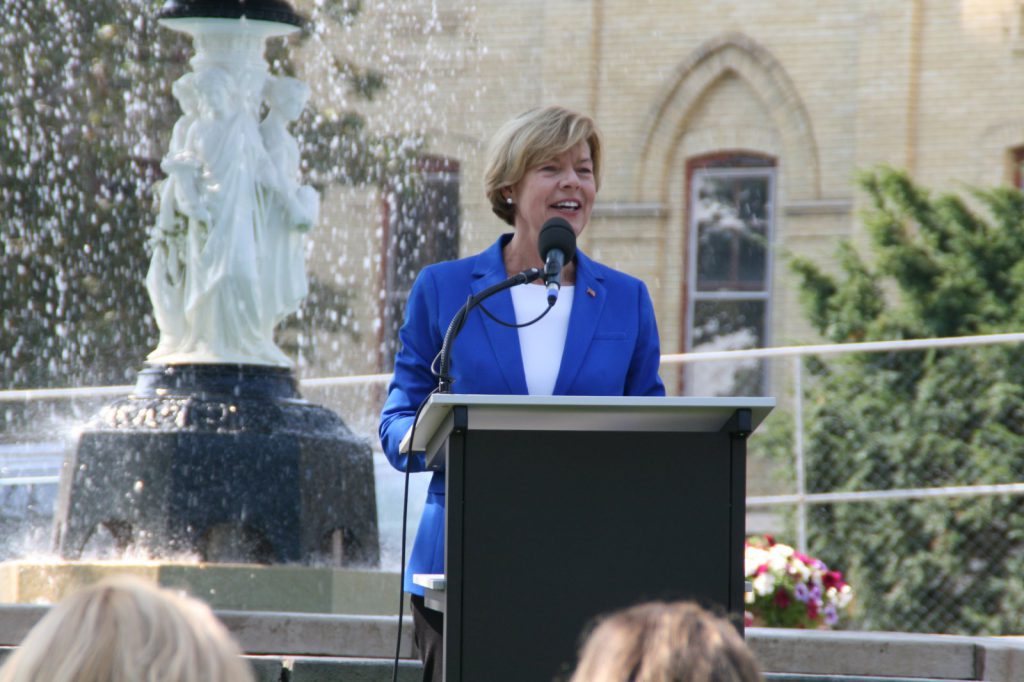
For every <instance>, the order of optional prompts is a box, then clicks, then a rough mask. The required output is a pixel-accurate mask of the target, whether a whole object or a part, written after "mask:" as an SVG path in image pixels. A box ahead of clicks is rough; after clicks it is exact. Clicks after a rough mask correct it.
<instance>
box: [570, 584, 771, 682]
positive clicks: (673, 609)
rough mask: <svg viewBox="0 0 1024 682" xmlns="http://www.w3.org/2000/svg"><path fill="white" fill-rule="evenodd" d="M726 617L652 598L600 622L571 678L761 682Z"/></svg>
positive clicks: (583, 681) (585, 681) (587, 681)
mask: <svg viewBox="0 0 1024 682" xmlns="http://www.w3.org/2000/svg"><path fill="white" fill-rule="evenodd" d="M762 679H763V678H762V676H761V671H760V667H759V666H758V664H757V661H756V660H755V658H754V655H753V653H751V651H750V649H748V648H747V645H746V643H745V642H744V641H743V638H742V637H740V635H739V633H738V632H736V629H735V628H734V627H733V626H732V625H731V624H730V623H729V622H728V621H726V620H724V619H722V618H718V617H716V616H713V615H712V614H710V613H708V612H707V611H705V610H704V609H702V608H700V607H699V606H697V605H696V604H692V603H687V602H675V603H664V602H652V603H649V604H641V605H640V606H634V607H632V608H629V609H625V610H623V611H619V612H616V613H614V614H612V615H610V616H608V617H607V618H605V619H603V620H601V621H600V622H599V623H598V625H597V627H596V628H595V629H594V631H593V632H592V633H591V634H590V636H589V637H588V638H587V641H586V643H585V644H584V646H583V649H582V651H581V652H580V662H579V665H578V666H577V667H576V672H575V673H573V676H572V679H571V680H570V682H761V680H762Z"/></svg>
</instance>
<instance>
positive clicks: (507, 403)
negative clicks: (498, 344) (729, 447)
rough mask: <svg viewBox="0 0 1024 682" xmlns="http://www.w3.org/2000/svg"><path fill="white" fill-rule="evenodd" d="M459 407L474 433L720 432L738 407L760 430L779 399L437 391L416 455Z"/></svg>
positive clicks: (421, 424) (422, 422) (420, 425)
mask: <svg viewBox="0 0 1024 682" xmlns="http://www.w3.org/2000/svg"><path fill="white" fill-rule="evenodd" d="M457 405H458V406H465V407H467V408H468V419H469V422H468V428H470V429H476V430H497V431H510V430H518V429H523V430H533V431H699V432H717V431H720V430H721V429H722V427H724V426H725V425H726V423H727V422H728V421H729V419H731V418H732V416H733V414H734V413H735V411H736V410H738V409H749V410H750V412H751V429H752V430H753V429H756V428H757V426H758V425H759V424H760V423H761V422H762V421H764V418H765V417H766V416H767V415H768V413H769V412H771V410H772V408H773V407H775V398H719V397H699V396H686V397H672V398H647V397H609V396H561V395H558V396H532V395H471V394H458V393H446V394H440V393H435V394H434V395H432V396H430V399H429V401H428V402H427V405H426V406H425V407H424V408H423V411H422V412H421V413H420V418H419V421H418V422H417V423H416V442H415V443H414V444H413V450H414V451H416V452H419V451H422V450H426V449H427V448H428V447H429V443H430V442H431V441H432V440H433V439H434V436H435V434H436V433H437V431H438V430H439V429H441V428H442V427H443V426H444V425H445V423H446V422H447V419H448V416H449V415H450V414H451V411H452V408H453V407H455V406H457ZM410 431H411V430H410ZM408 446H409V433H406V435H405V438H404V439H403V441H402V451H403V452H404V451H406V450H407V449H408Z"/></svg>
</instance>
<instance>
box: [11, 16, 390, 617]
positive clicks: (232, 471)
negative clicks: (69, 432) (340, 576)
mask: <svg viewBox="0 0 1024 682" xmlns="http://www.w3.org/2000/svg"><path fill="white" fill-rule="evenodd" d="M160 22H161V24H162V25H163V26H165V27H166V28H168V29H172V30H174V31H179V32H182V33H185V34H187V35H189V36H190V37H191V38H192V41H193V44H194V46H195V56H194V57H192V59H191V60H190V65H191V67H192V70H191V71H190V72H188V73H185V74H184V75H183V76H181V77H180V78H179V79H178V80H176V81H175V83H174V94H175V97H176V99H177V100H178V103H179V105H180V107H181V110H182V115H181V116H180V117H179V119H178V121H177V123H176V124H175V126H174V130H173V133H172V135H171V141H170V145H169V149H168V150H167V152H166V154H165V155H164V156H163V160H162V163H161V168H162V170H163V171H164V173H165V174H166V179H165V180H164V181H163V182H162V183H161V184H160V185H159V186H158V187H159V189H158V194H159V199H160V201H159V212H158V216H157V218H156V225H155V228H154V229H153V230H152V235H151V240H150V245H151V249H152V254H153V255H152V259H151V261H150V263H149V272H148V275H147V277H146V286H147V290H148V294H149V298H150V300H151V301H152V305H153V311H154V312H153V316H154V318H155V320H156V322H157V325H158V327H159V332H160V338H159V342H158V345H157V347H156V349H155V350H153V351H152V353H150V355H149V357H148V358H147V365H146V367H145V368H144V369H143V370H142V371H140V372H139V373H138V377H137V381H136V384H135V389H134V391H133V392H132V394H131V395H129V396H127V397H124V398H121V399H118V400H116V401H114V402H112V403H110V404H108V405H106V406H104V407H103V408H102V409H101V410H100V412H99V414H98V415H96V416H95V417H94V418H92V419H91V420H90V421H89V422H88V423H87V424H86V425H85V426H84V427H83V428H81V429H80V432H79V437H78V444H77V447H76V449H75V450H74V451H73V452H72V453H71V454H70V455H69V456H68V458H67V460H66V462H65V465H64V468H63V471H62V475H61V483H60V489H59V497H58V512H57V519H56V524H55V530H54V546H55V548H56V550H57V551H58V553H59V554H60V555H61V556H62V557H64V558H65V559H72V560H73V559H78V558H79V557H80V556H81V554H82V551H83V548H85V547H87V546H88V545H89V543H90V542H94V541H95V538H96V537H97V535H106V536H108V537H109V538H110V539H111V540H112V541H113V543H114V544H115V545H116V550H117V554H118V555H121V556H123V555H124V553H125V552H127V551H131V552H132V553H134V554H135V555H143V556H146V557H147V558H149V559H157V560H160V559H174V558H180V557H182V556H186V557H189V558H191V559H192V560H193V562H194V560H195V559H198V560H199V561H201V562H214V563H241V564H245V565H247V566H246V567H244V568H243V569H242V574H244V575H245V576H247V578H246V579H245V580H246V581H248V584H249V586H250V587H251V586H252V579H253V578H252V576H254V575H255V571H254V569H253V568H252V566H251V564H285V563H289V564H294V563H300V564H316V567H315V569H313V570H314V573H315V571H316V570H321V571H322V569H324V568H325V567H334V568H338V567H348V568H362V569H365V568H372V567H374V566H376V565H377V563H378V560H379V553H380V551H379V540H378V535H377V518H376V502H375V492H374V484H373V463H372V459H371V452H370V448H369V445H368V444H367V443H366V441H365V440H364V439H362V438H360V437H357V436H356V435H355V434H353V432H352V431H351V430H350V429H349V428H348V427H347V426H346V425H345V423H344V422H343V421H342V420H341V419H340V418H339V417H338V416H337V415H336V414H335V413H334V412H332V411H330V410H328V409H326V408H324V407H321V406H318V405H314V404H312V403H309V402H306V401H304V400H303V399H302V398H301V396H300V394H299V392H298V389H297V382H296V380H295V377H294V374H293V372H292V368H291V365H292V362H291V360H290V359H289V358H288V356H287V355H286V354H285V353H283V352H282V351H281V350H280V349H279V348H278V346H277V345H276V344H275V343H274V337H273V333H274V328H275V326H276V325H277V324H278V323H279V322H280V321H281V320H282V319H283V318H285V317H286V316H288V315H290V314H291V313H293V312H294V311H295V310H296V308H297V306H298V304H299V302H300V301H301V299H302V298H303V296H305V294H306V291H307V289H306V286H307V285H306V275H305V269H304V263H303V258H304V246H303V240H304V235H305V233H306V232H307V231H308V230H309V229H311V228H312V227H313V225H314V224H315V223H316V222H317V214H318V210H319V196H318V194H317V192H316V191H315V190H314V189H313V188H312V187H309V186H305V185H301V184H300V183H299V181H298V177H299V150H298V145H297V143H296V141H295V139H294V138H293V137H292V135H291V133H290V132H289V129H288V126H289V124H290V122H292V121H293V120H295V119H296V118H297V117H298V116H299V115H300V113H301V111H302V108H303V106H304V104H305V101H306V99H307V97H308V94H309V90H308V88H307V87H306V86H305V84H303V83H302V82H301V81H299V80H297V79H294V78H290V77H288V76H284V75H271V74H270V72H269V70H268V64H267V61H266V59H265V58H264V49H265V44H266V40H267V39H268V38H270V37H279V36H284V35H287V34H289V33H292V32H294V31H297V30H298V28H299V26H300V25H301V23H302V19H301V17H299V16H298V15H297V14H296V13H295V12H294V10H293V9H292V8H291V6H290V5H288V4H287V3H286V2H283V1H282V0H255V1H254V0H249V1H248V2H237V1H231V0H226V1H224V2H213V1H210V0H191V1H190V0H169V1H168V2H167V3H166V5H165V6H164V7H163V9H162V11H161V13H160ZM69 565H70V564H69ZM71 568H72V569H73V570H75V571H78V574H81V572H82V571H81V566H72V567H71ZM33 570H34V571H35V573H36V575H37V577H38V575H39V573H40V572H39V570H38V569H33V568H32V567H26V566H25V565H20V566H18V567H17V569H16V570H8V571H6V572H7V573H8V575H9V577H8V581H11V580H13V581H14V582H17V583H18V584H19V585H20V586H21V588H24V586H25V585H26V584H27V583H32V582H33V580H34V579H32V578H29V579H26V577H25V576H26V574H27V573H32V572H33ZM175 570H179V572H180V567H179V568H178V569H175ZM58 572H59V571H58V570H57V569H55V568H54V567H53V566H48V567H47V568H46V569H45V570H43V571H42V573H43V574H45V580H43V581H42V582H48V583H49V584H51V585H58V586H61V584H62V583H67V581H68V580H69V578H67V577H66V576H65V577H60V576H58V575H57V573H58ZM217 575H218V577H217V578H216V581H219V582H220V583H221V584H223V583H224V582H225V581H227V582H228V583H230V582H231V580H230V578H225V577H224V574H223V571H222V572H221V573H219V574H217ZM275 575H276V574H275ZM353 575H357V578H356V583H357V584H356V586H355V588H356V589H355V591H356V592H359V591H360V590H361V589H362V588H361V587H360V585H359V584H358V582H359V580H360V579H362V580H364V582H365V576H362V578H359V577H358V575H362V574H359V573H358V572H356V573H353ZM11 576H13V577H11ZM172 580H173V579H172ZM275 580H278V581H279V582H280V581H282V580H283V581H284V582H286V583H287V582H291V583H292V584H293V585H295V586H296V587H298V586H299V585H300V584H302V583H303V579H298V580H297V579H296V578H295V576H294V573H292V574H289V577H287V578H281V577H280V576H278V577H277V578H275ZM325 580H326V581H327V582H328V583H334V584H335V588H337V585H336V583H337V579H336V576H327V577H326V578H325V577H324V576H323V575H320V574H315V575H313V576H312V577H309V575H307V576H306V579H305V582H306V583H307V584H308V583H310V581H312V582H313V583H318V584H319V583H323V582H324V581H325ZM35 582H36V583H38V582H40V581H39V580H35ZM179 582H180V580H179ZM186 582H187V581H186ZM322 587H323V586H322V584H321V585H320V589H319V592H320V593H321V596H323V595H322V593H323V589H322ZM364 587H365V585H364ZM21 588H19V589H21ZM15 591H17V590H15ZM21 591H25V590H24V589H21ZM313 592H314V593H315V592H317V589H314V590H313ZM38 596H39V595H37V598H38ZM43 596H44V597H45V595H43ZM20 598H24V595H22V596H21V597H20ZM229 605H230V604H229ZM264 607H266V605H264ZM329 608H330V607H329V606H328V609H329ZM308 610H313V609H312V608H310V609H308ZM364 611H367V612H369V610H368V609H365V608H364Z"/></svg>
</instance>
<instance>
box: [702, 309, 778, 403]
mask: <svg viewBox="0 0 1024 682" xmlns="http://www.w3.org/2000/svg"><path fill="white" fill-rule="evenodd" d="M765 311H766V303H765V302H764V301H717V300H716V301H696V302H695V304H694V308H693V332H692V333H693V336H692V344H691V347H690V350H692V351H695V352H699V351H712V350H739V349H743V348H759V347H762V346H764V341H765ZM765 388H766V383H765V373H764V366H763V362H762V361H760V360H735V361H717V362H701V363H695V364H691V365H689V366H688V368H687V372H686V393H687V394H689V395H714V396H757V395H763V394H764V390H765Z"/></svg>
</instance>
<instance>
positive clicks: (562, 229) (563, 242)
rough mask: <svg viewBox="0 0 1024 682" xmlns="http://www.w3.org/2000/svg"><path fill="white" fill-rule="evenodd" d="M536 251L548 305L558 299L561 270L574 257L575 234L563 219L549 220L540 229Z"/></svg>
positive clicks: (560, 285)
mask: <svg viewBox="0 0 1024 682" xmlns="http://www.w3.org/2000/svg"><path fill="white" fill-rule="evenodd" d="M537 249H538V250H539V251H540V258H541V260H543V261H544V284H545V285H547V288H548V305H554V304H555V301H556V300H557V299H558V290H559V289H561V288H562V268H563V267H565V264H566V263H568V262H569V261H571V260H572V258H573V256H575V255H576V233H575V232H574V231H573V229H572V225H570V224H569V221H568V220H566V219H565V218H551V219H550V220H548V221H547V222H546V223H544V226H543V227H541V228H540V236H539V237H538V239H537Z"/></svg>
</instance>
